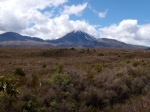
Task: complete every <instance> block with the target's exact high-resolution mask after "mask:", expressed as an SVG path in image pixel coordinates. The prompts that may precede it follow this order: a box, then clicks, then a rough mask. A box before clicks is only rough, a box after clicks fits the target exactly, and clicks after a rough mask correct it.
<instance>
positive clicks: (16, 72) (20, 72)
mask: <svg viewBox="0 0 150 112" xmlns="http://www.w3.org/2000/svg"><path fill="white" fill-rule="evenodd" d="M15 74H16V75H19V76H25V73H24V71H23V70H22V68H16V70H15Z"/></svg>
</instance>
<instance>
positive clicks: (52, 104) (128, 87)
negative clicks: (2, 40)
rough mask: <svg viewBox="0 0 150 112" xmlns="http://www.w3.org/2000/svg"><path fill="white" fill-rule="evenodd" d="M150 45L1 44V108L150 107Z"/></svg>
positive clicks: (139, 111) (71, 111) (117, 110)
mask: <svg viewBox="0 0 150 112" xmlns="http://www.w3.org/2000/svg"><path fill="white" fill-rule="evenodd" d="M149 105H150V51H148V50H126V49H106V48H101V49H74V48H68V49H23V48H21V49H15V48H14V49H0V108H1V109H0V112H150V106H149Z"/></svg>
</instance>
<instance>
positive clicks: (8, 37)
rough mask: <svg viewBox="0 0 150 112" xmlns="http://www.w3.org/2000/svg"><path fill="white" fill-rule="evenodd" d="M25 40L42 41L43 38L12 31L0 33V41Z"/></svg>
mask: <svg viewBox="0 0 150 112" xmlns="http://www.w3.org/2000/svg"><path fill="white" fill-rule="evenodd" d="M27 40H32V41H39V42H44V40H42V39H40V38H36V37H29V36H22V35H20V34H18V33H14V32H6V33H3V34H0V42H4V41H27Z"/></svg>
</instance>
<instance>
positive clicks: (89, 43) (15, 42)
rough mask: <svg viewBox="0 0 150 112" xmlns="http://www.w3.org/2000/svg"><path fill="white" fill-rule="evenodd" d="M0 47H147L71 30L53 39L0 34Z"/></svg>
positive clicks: (10, 33)
mask: <svg viewBox="0 0 150 112" xmlns="http://www.w3.org/2000/svg"><path fill="white" fill-rule="evenodd" d="M0 47H1V48H6V47H7V48H12V47H18V48H19V47H21V48H22V47H24V48H26V47H28V48H33V47H35V48H71V47H75V48H104V47H105V48H125V49H148V48H147V47H144V46H137V45H131V44H127V43H123V42H120V41H117V40H113V39H106V38H98V39H97V38H95V37H93V36H91V35H89V34H88V33H85V32H82V31H73V32H70V33H68V34H66V35H64V36H63V37H60V38H58V39H55V40H43V39H40V38H37V37H29V36H23V35H20V34H18V33H14V32H6V33H4V34H0Z"/></svg>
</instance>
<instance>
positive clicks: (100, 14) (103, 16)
mask: <svg viewBox="0 0 150 112" xmlns="http://www.w3.org/2000/svg"><path fill="white" fill-rule="evenodd" d="M107 13H108V9H106V10H105V11H103V12H99V14H98V16H99V17H100V18H105V17H106V15H107Z"/></svg>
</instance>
